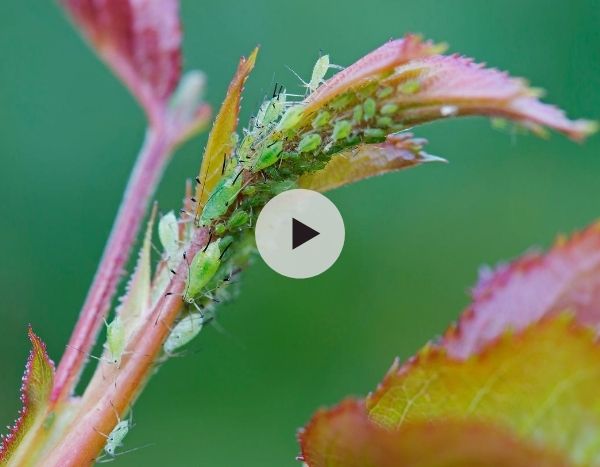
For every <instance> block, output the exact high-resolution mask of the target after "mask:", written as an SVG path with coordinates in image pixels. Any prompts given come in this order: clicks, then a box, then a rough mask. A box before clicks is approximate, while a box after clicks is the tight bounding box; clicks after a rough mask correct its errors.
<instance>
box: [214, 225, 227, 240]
mask: <svg viewBox="0 0 600 467" xmlns="http://www.w3.org/2000/svg"><path fill="white" fill-rule="evenodd" d="M226 231H227V228H226V227H225V224H222V223H219V224H217V225H215V235H218V236H219V237H220V236H221V235H223V234H224V233H225V232H226Z"/></svg>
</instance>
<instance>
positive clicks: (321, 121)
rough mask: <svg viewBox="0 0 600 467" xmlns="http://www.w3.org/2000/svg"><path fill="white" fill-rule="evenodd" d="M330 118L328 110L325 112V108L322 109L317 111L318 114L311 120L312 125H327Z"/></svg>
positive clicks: (319, 126)
mask: <svg viewBox="0 0 600 467" xmlns="http://www.w3.org/2000/svg"><path fill="white" fill-rule="evenodd" d="M330 120H331V114H330V113H329V112H327V110H323V111H322V112H319V114H318V115H317V116H316V117H315V119H314V120H313V121H312V126H313V128H315V129H316V128H321V127H324V126H325V125H327V124H328V123H329V121H330Z"/></svg>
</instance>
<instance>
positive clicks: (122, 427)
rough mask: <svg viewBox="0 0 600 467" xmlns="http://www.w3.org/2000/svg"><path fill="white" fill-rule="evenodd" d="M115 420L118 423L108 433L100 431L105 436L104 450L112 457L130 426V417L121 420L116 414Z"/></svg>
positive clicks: (121, 443)
mask: <svg viewBox="0 0 600 467" xmlns="http://www.w3.org/2000/svg"><path fill="white" fill-rule="evenodd" d="M117 420H118V423H117V424H116V426H115V427H114V428H113V430H112V431H111V432H110V434H109V435H104V433H101V434H102V435H104V436H106V444H105V445H104V452H105V453H106V454H108V455H109V456H112V457H114V456H115V455H116V452H117V448H119V447H121V446H122V445H123V440H124V439H125V436H127V433H129V430H130V429H131V426H132V423H131V419H128V420H121V419H120V418H119V415H118V414H117ZM105 462H106V461H105Z"/></svg>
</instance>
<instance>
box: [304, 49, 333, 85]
mask: <svg viewBox="0 0 600 467" xmlns="http://www.w3.org/2000/svg"><path fill="white" fill-rule="evenodd" d="M327 70H329V55H323V56H322V57H319V59H318V60H317V62H316V63H315V66H314V67H313V71H312V76H311V77H310V82H309V83H308V84H307V87H308V90H309V91H310V92H315V91H316V90H317V88H318V87H319V85H320V84H321V83H322V82H323V78H325V75H326V74H327Z"/></svg>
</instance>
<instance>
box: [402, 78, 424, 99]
mask: <svg viewBox="0 0 600 467" xmlns="http://www.w3.org/2000/svg"><path fill="white" fill-rule="evenodd" d="M397 89H398V92H399V93H400V94H405V95H407V96H410V95H412V94H415V93H417V92H419V90H420V89H421V83H420V82H419V81H418V80H416V79H409V80H408V81H406V82H404V83H401V84H399V85H398V88H397Z"/></svg>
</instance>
